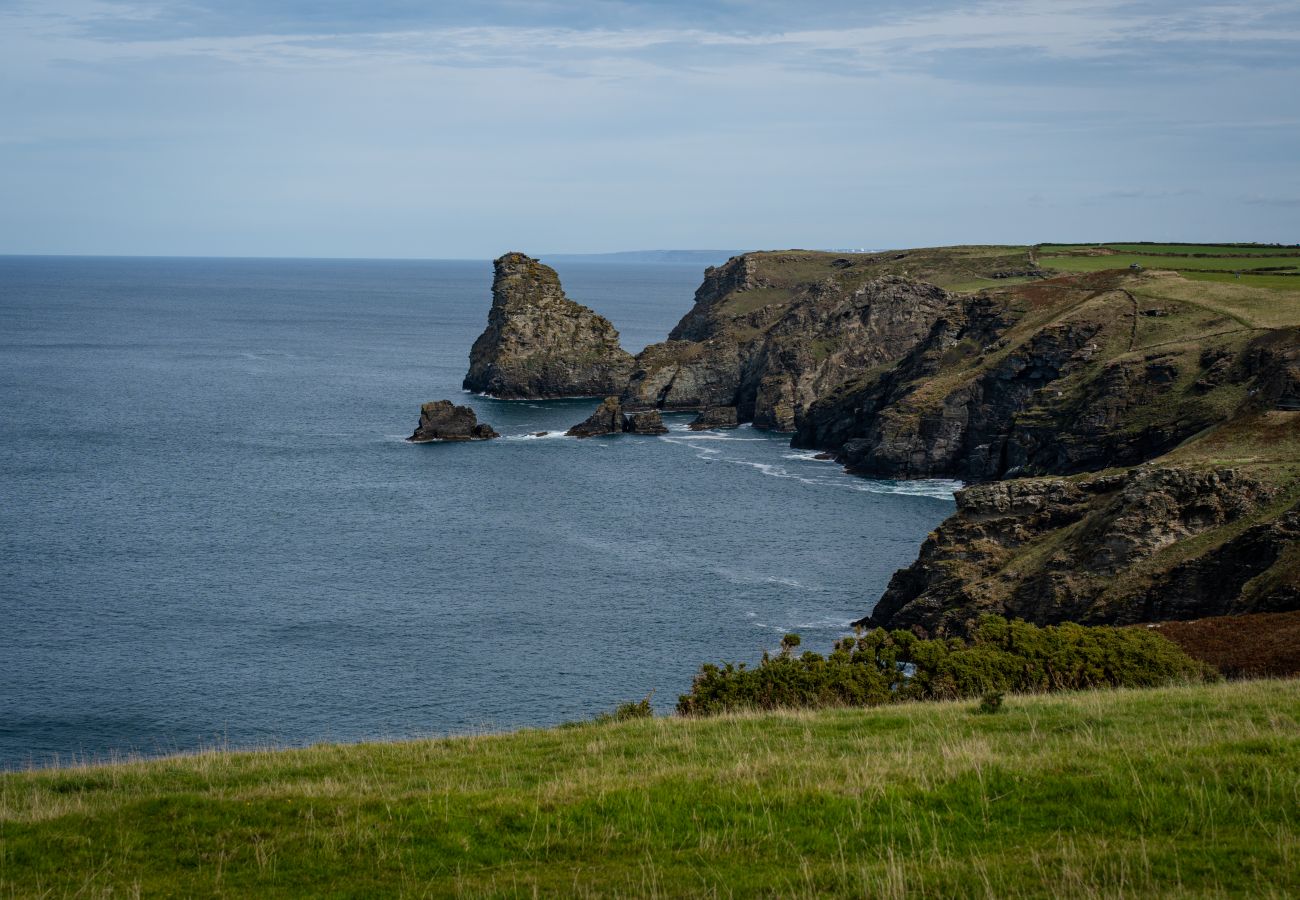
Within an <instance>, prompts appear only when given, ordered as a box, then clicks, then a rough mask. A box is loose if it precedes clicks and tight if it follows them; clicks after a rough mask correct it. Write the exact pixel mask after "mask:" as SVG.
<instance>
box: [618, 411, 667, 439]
mask: <svg viewBox="0 0 1300 900" xmlns="http://www.w3.org/2000/svg"><path fill="white" fill-rule="evenodd" d="M623 430H624V431H626V432H627V433H628V434H667V433H668V426H667V425H665V424H664V420H663V417H662V416H661V415H659V411H658V410H657V409H651V410H647V411H646V412H638V413H632V414H631V415H629V416H628V417H627V426H626V427H625V428H624V429H623Z"/></svg>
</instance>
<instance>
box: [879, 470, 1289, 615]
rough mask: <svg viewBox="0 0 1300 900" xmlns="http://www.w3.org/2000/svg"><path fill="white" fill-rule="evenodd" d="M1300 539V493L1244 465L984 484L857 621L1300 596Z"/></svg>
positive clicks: (1273, 602) (1247, 602)
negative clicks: (1299, 569) (1299, 560)
mask: <svg viewBox="0 0 1300 900" xmlns="http://www.w3.org/2000/svg"><path fill="white" fill-rule="evenodd" d="M1279 499H1281V500H1283V502H1282V503H1281V504H1280V505H1279V503H1278V501H1279ZM1298 540H1300V504H1296V503H1294V502H1291V501H1287V500H1286V499H1285V495H1283V494H1282V493H1281V489H1280V488H1279V487H1278V486H1277V485H1276V484H1274V483H1271V482H1270V481H1268V480H1266V479H1262V478H1259V477H1255V476H1254V475H1252V474H1250V473H1249V472H1246V471H1243V470H1239V469H1236V468H1216V469H1209V470H1205V469H1200V468H1185V467H1180V466H1171V465H1158V466H1154V465H1153V466H1140V467H1137V468H1134V469H1130V470H1128V471H1126V472H1123V473H1119V474H1103V475H1096V476H1091V477H1086V478H1073V479H1065V478H1041V479H1024V480H1015V481H1006V482H999V483H995V484H986V485H979V486H977V487H972V488H967V489H966V490H963V491H960V492H958V494H957V512H956V514H955V515H953V516H952V517H951V518H949V519H948V520H946V521H945V522H944V523H943V524H941V525H940V526H939V528H938V529H937V530H936V531H935V532H934V533H933V534H931V535H930V537H929V538H928V539H927V540H926V542H925V544H924V545H923V546H922V548H921V554H920V558H919V559H918V560H917V561H916V562H915V563H913V564H912V565H911V566H910V567H908V568H906V569H903V570H901V571H899V572H897V573H896V574H895V575H894V577H893V579H892V580H891V581H890V584H889V588H888V590H887V591H886V592H885V594H884V596H883V597H881V599H880V602H879V603H878V604H877V605H876V608H875V610H873V612H872V614H871V616H869V617H868V618H867V619H865V620H863V621H862V622H861V623H859V624H861V625H866V626H874V625H880V626H884V627H888V628H911V629H914V630H916V631H918V632H921V633H926V634H931V635H951V634H963V633H965V632H966V631H967V629H968V628H969V627H970V626H971V624H972V623H973V622H974V621H976V619H977V618H978V617H979V616H980V615H982V614H985V613H996V614H998V615H1003V616H1007V617H1019V618H1023V619H1025V620H1027V621H1030V622H1034V623H1037V624H1051V623H1056V622H1066V621H1069V622H1082V623H1086V624H1129V623H1134V622H1148V621H1158V620H1168V619H1188V618H1196V617H1198V616H1206V615H1225V614H1235V613H1247V612H1267V611H1277V610H1283V609H1294V608H1298V607H1300V578H1297V573H1296V572H1295V571H1294V568H1295V566H1294V564H1293V563H1294V561H1293V560H1291V559H1290V557H1288V554H1289V553H1290V554H1291V555H1292V556H1293V555H1294V553H1293V552H1292V551H1294V549H1295V548H1296V547H1297V541H1298Z"/></svg>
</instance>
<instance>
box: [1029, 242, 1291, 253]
mask: <svg viewBox="0 0 1300 900" xmlns="http://www.w3.org/2000/svg"><path fill="white" fill-rule="evenodd" d="M1040 246H1041V247H1042V252H1043V253H1051V252H1054V251H1063V250H1088V249H1090V248H1095V247H1105V248H1107V249H1110V250H1117V251H1119V252H1120V253H1159V254H1175V255H1178V256H1195V255H1200V254H1207V255H1209V256H1229V255H1230V256H1276V255H1278V254H1289V255H1292V256H1296V255H1300V246H1294V245H1273V244H1141V243H1138V244H1042V245H1040Z"/></svg>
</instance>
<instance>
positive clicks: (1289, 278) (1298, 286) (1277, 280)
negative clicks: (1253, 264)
mask: <svg viewBox="0 0 1300 900" xmlns="http://www.w3.org/2000/svg"><path fill="white" fill-rule="evenodd" d="M1183 275H1184V276H1185V277H1187V278H1194V279H1196V280H1197V281H1219V282H1223V283H1225V284H1243V285H1246V286H1247V287H1261V288H1268V289H1269V290H1274V291H1296V292H1298V293H1300V277H1297V276H1296V275H1255V274H1251V273H1250V272H1247V271H1243V272H1242V273H1241V276H1240V277H1238V276H1236V275H1233V274H1232V273H1231V272H1194V271H1185V272H1183Z"/></svg>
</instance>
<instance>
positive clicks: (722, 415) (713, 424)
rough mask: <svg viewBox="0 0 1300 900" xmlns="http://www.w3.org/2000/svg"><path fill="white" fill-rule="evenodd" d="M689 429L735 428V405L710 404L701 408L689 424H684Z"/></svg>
mask: <svg viewBox="0 0 1300 900" xmlns="http://www.w3.org/2000/svg"><path fill="white" fill-rule="evenodd" d="M686 427H687V428H689V429H690V430H691V431H709V430H711V429H714V428H735V427H736V407H734V406H710V407H708V408H707V409H704V410H701V411H700V414H699V415H697V416H696V417H695V418H694V419H693V420H692V421H691V424H689V425H687V426H686Z"/></svg>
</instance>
